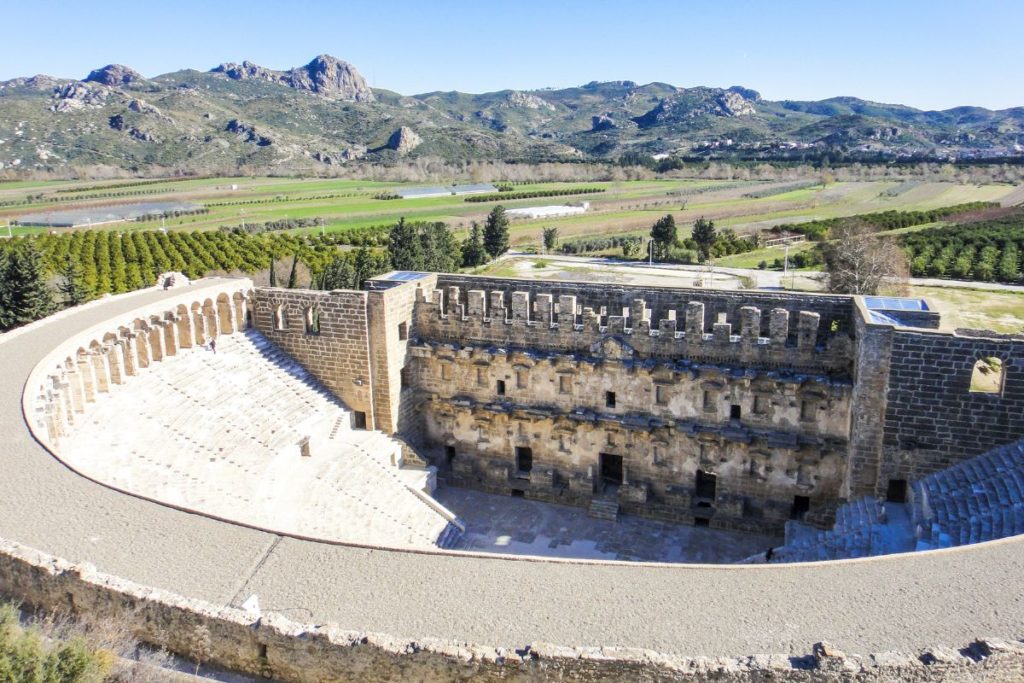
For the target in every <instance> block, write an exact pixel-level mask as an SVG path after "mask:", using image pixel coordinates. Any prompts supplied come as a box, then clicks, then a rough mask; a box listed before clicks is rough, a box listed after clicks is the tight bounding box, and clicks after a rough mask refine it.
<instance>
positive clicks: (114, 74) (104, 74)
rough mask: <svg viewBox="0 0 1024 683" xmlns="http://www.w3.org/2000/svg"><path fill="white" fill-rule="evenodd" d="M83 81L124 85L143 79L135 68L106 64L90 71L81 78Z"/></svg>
mask: <svg viewBox="0 0 1024 683" xmlns="http://www.w3.org/2000/svg"><path fill="white" fill-rule="evenodd" d="M82 80H83V82H85V83H99V84H101V85H110V86H114V85H125V84H127V83H132V82H133V81H144V80H146V79H145V78H143V77H142V74H140V73H139V72H138V71H136V70H135V69H132V68H131V67H127V66H125V65H123V64H107V65H106V66H104V67H102V68H100V69H96V70H94V71H90V72H89V75H88V76H86V77H85V78H84V79H82Z"/></svg>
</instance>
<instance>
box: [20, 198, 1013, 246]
mask: <svg viewBox="0 0 1024 683" xmlns="http://www.w3.org/2000/svg"><path fill="white" fill-rule="evenodd" d="M132 182H133V181H118V180H111V181H59V182H13V183H12V182H8V183H0V226H2V225H3V224H5V223H6V222H8V221H16V220H17V219H18V217H19V216H21V215H24V214H27V213H37V212H41V211H42V212H46V211H60V210H64V209H71V208H76V209H78V208H83V207H89V206H97V207H98V206H106V205H111V204H122V203H132V202H138V201H170V200H188V201H195V202H198V203H201V204H204V205H205V206H207V207H208V208H209V209H210V212H209V213H208V214H205V215H200V216H184V217H181V218H177V219H173V220H168V221H167V228H168V229H169V230H212V229H216V228H218V227H220V226H224V225H232V226H233V225H240V224H241V223H243V222H245V223H262V222H266V221H272V220H280V219H286V218H317V219H323V222H324V226H325V230H326V231H328V232H330V231H336V230H340V229H343V228H350V227H363V226H370V225H381V224H390V223H393V222H394V221H396V220H397V219H398V218H399V217H401V216H404V217H406V218H407V219H411V220H424V221H444V222H446V223H449V224H450V225H452V227H453V228H454V229H455V230H456V232H458V233H464V232H465V231H466V230H467V229H468V227H469V225H470V224H471V223H472V221H483V220H484V218H485V216H486V214H487V212H488V211H489V210H490V209H491V208H492V207H493V206H494V205H495V203H490V202H485V203H468V202H465V201H464V198H462V197H440V198H424V199H397V200H389V201H384V200H379V199H375V198H374V195H376V194H377V193H379V192H381V191H382V190H386V189H388V188H396V187H400V186H403V185H405V186H415V185H426V184H443V183H444V182H449V181H438V182H434V183H393V182H374V181H366V180H329V179H322V180H321V179H309V178H207V179H168V180H166V181H162V182H156V183H152V182H146V183H144V184H139V185H132ZM134 182H138V181H134ZM791 182H792V181H780V182H777V183H765V182H760V181H747V182H743V183H737V182H736V181H715V180H702V179H684V180H641V181H613V182H587V183H570V182H565V183H538V184H517V185H516V186H515V191H530V190H557V189H568V188H574V187H581V186H587V187H601V188H602V189H604V190H605V191H604V192H602V193H599V194H588V195H579V196H575V197H573V196H564V197H544V198H535V199H521V200H514V201H508V202H504V203H503V204H504V205H505V206H506V207H508V208H512V207H528V206H544V205H551V204H565V203H570V202H573V201H588V202H590V210H589V211H588V212H587V213H586V214H585V215H582V216H571V217H563V218H552V219H544V220H517V221H514V222H513V224H512V230H511V234H512V243H513V246H514V247H517V248H522V247H527V246H531V245H537V244H539V242H540V232H541V228H542V227H545V226H557V227H558V229H559V235H560V237H561V238H562V239H566V238H571V237H577V236H583V235H619V234H637V235H639V234H646V233H647V232H648V230H649V229H650V225H651V224H652V223H654V221H655V220H657V219H658V218H659V217H660V216H662V215H664V214H666V213H672V214H673V215H674V217H675V219H676V222H677V224H678V225H679V226H680V235H681V236H684V237H685V236H686V235H687V234H688V233H689V226H690V224H691V223H692V222H693V220H695V219H696V218H698V217H700V216H706V217H708V218H713V219H714V220H715V221H716V222H717V223H718V225H719V226H720V227H730V228H733V229H735V230H736V231H737V232H739V233H740V234H746V233H752V232H758V231H760V230H763V229H766V228H769V227H771V226H773V225H777V224H779V223H787V222H799V221H802V220H811V219H814V218H830V217H837V216H848V215H854V214H859V213H869V212H876V211H885V210H889V209H896V210H912V209H929V208H937V207H944V206H950V205H953V204H959V203H963V202H968V201H1001V200H1005V201H1008V202H1009V201H1011V200H1013V199H1015V198H1017V197H1019V195H1020V192H1019V189H1018V188H1015V187H1013V186H1010V185H983V186H974V185H958V184H953V183H939V182H931V183H921V184H920V185H918V186H916V187H914V188H913V189H911V190H910V191H908V192H903V193H900V194H897V195H896V196H890V195H888V194H886V191H887V190H890V189H892V188H894V187H896V186H898V185H899V182H898V181H875V182H842V183H833V184H830V185H828V186H816V187H813V188H808V189H798V190H793V191H789V192H785V193H782V194H775V195H770V196H767V197H760V198H752V197H746V196H744V195H745V194H748V193H750V192H755V191H759V190H762V189H766V188H772V187H784V186H785V185H786V184H787V183H791ZM98 195H109V196H98ZM29 198H31V200H30V203H14V202H24V201H25V200H26V199H29ZM684 202H685V208H683V207H684ZM156 228H159V223H158V222H155V221H150V222H131V223H115V224H111V225H107V226H103V228H102V229H107V230H118V231H128V230H152V229H156ZM317 230H319V228H305V229H302V230H300V232H314V231H317ZM43 231H45V228H20V227H15V228H13V230H12V232H13V233H14V234H25V233H32V232H43ZM5 233H6V231H5V230H3V229H2V227H0V234H5ZM748 257H749V258H748ZM733 258H735V259H737V260H736V262H735V263H732V262H730V263H729V264H728V265H739V264H741V263H742V264H744V265H745V264H747V262H748V261H750V259H751V258H754V257H753V256H750V255H744V256H743V257H742V258H739V257H733ZM762 258H766V256H763V255H758V256H757V258H754V260H753V262H752V264H753V265H754V266H756V264H757V262H758V261H760V260H761V259H762ZM773 258H774V256H773ZM768 260H769V261H770V260H771V259H768ZM723 265H726V264H724V263H723Z"/></svg>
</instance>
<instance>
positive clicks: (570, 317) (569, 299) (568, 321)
mask: <svg viewBox="0 0 1024 683" xmlns="http://www.w3.org/2000/svg"><path fill="white" fill-rule="evenodd" d="M558 327H559V329H561V330H562V331H563V332H565V331H568V332H572V331H573V330H574V329H576V297H575V296H572V295H571V294H562V295H560V296H559V297H558Z"/></svg>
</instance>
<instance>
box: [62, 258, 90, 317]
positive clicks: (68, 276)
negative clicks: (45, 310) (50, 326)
mask: <svg viewBox="0 0 1024 683" xmlns="http://www.w3.org/2000/svg"><path fill="white" fill-rule="evenodd" d="M59 275H60V280H59V281H58V282H57V291H58V292H60V294H61V297H62V302H63V304H64V306H66V307H68V308H70V307H71V306H78V305H79V304H83V303H85V302H86V301H88V300H89V299H91V298H92V297H91V296H90V294H89V289H88V287H86V286H85V279H84V278H83V277H82V267H81V266H80V265H79V264H78V262H77V261H75V260H74V259H73V258H68V259H67V260H66V261H65V262H64V265H63V266H62V267H61V269H60V273H59Z"/></svg>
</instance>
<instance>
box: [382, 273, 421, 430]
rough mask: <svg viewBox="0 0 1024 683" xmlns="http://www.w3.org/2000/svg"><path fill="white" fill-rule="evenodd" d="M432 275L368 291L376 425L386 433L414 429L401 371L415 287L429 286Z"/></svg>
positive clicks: (411, 323) (411, 334)
mask: <svg viewBox="0 0 1024 683" xmlns="http://www.w3.org/2000/svg"><path fill="white" fill-rule="evenodd" d="M435 278H436V276H433V275H428V276H425V277H423V278H421V279H419V280H417V281H416V282H415V283H412V282H409V283H403V284H397V285H395V286H393V287H389V288H386V289H374V290H370V291H369V292H367V315H368V320H369V339H370V358H371V361H372V363H373V400H374V411H375V414H376V418H375V421H376V423H377V428H378V429H382V430H384V431H386V432H388V433H396V432H401V433H409V432H415V431H416V430H415V428H410V427H411V426H410V425H408V424H406V423H408V422H409V421H410V418H412V417H413V416H412V414H411V410H410V402H409V401H408V400H407V399H408V392H406V394H405V399H406V400H404V401H403V385H402V372H403V369H404V368H405V367H406V364H407V349H408V346H409V340H410V339H412V338H413V337H414V335H415V334H416V330H415V329H414V320H413V306H414V305H415V303H416V287H417V285H423V286H428V287H429V286H431V285H433V283H434V281H435ZM405 388H408V387H405Z"/></svg>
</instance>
